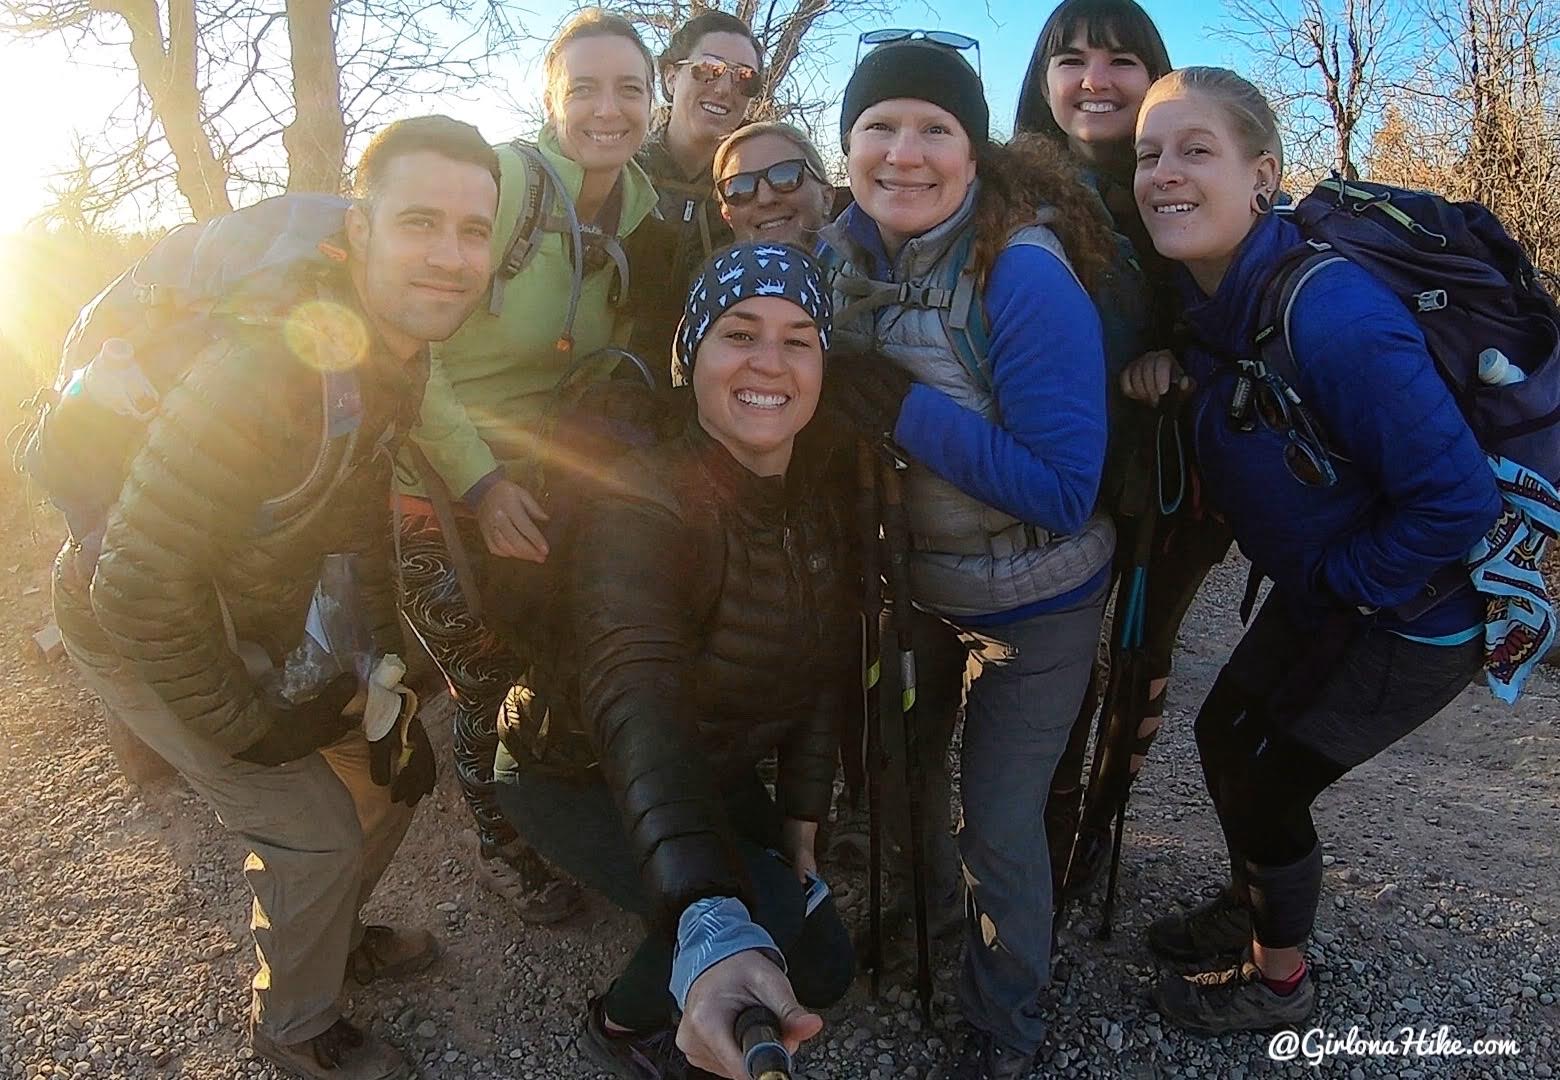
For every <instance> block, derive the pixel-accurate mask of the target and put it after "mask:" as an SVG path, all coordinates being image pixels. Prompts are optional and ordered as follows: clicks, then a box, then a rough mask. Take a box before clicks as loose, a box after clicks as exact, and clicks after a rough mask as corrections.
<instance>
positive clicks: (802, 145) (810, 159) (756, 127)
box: [710, 120, 829, 180]
mask: <svg viewBox="0 0 1560 1080" xmlns="http://www.w3.org/2000/svg"><path fill="white" fill-rule="evenodd" d="M760 135H778V136H780V137H781V138H782V139H784V140H785V141H786V142H788V143H790V144H791V145H793V146H795V147H796V148H797V149H798V150H800V151H801V152H802V157H803V158H804V159H805V160H806V161H807V164H808V165H811V166H812V168H813V171H814V172H816V173H817V174H818V175H819V176H821V177H824V178H825V180H827V178H828V175H829V170H828V168H827V167H825V166H824V164H823V155H822V154H820V153H818V148H817V147H816V146H814V145H813V142H812V140H811V139H809V138H808V137H807V133H806V132H804V131H803V130H802V129H801V128H798V127H794V126H793V125H791V124H787V123H784V122H783V121H780V120H763V121H760V122H758V123H756V124H748V125H746V126H745V127H739V128H737V130H736V131H733V132H732V133H731V134H730V135H727V136H726V138H725V139H724V140H722V141H721V144H720V145H719V146H718V147H716V148H715V160H714V162H712V163H711V166H710V168H711V169H712V170H713V173H714V177H715V179H716V180H719V179H720V174H721V172H722V171H723V170H724V169H725V167H726V159H727V158H729V157H731V155H732V153H733V152H734V151H735V150H736V148H737V147H738V146H741V145H742V144H743V143H745V142H747V141H748V140H749V139H756V138H758V137H759V136H760Z"/></svg>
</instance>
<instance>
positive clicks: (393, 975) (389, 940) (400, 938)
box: [347, 926, 439, 986]
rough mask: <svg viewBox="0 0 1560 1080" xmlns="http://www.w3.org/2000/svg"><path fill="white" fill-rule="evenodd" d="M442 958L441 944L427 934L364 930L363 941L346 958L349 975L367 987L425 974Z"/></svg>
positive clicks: (374, 928) (379, 928)
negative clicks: (377, 982) (380, 981)
mask: <svg viewBox="0 0 1560 1080" xmlns="http://www.w3.org/2000/svg"><path fill="white" fill-rule="evenodd" d="M438 958H439V943H438V941H437V940H436V939H435V938H434V936H433V935H432V934H430V933H428V931H426V930H397V929H396V928H395V927H393V926H365V927H363V940H362V941H360V942H359V943H358V947H357V948H355V949H353V950H352V951H351V952H350V953H348V954H347V974H348V975H350V976H352V978H354V979H356V980H357V981H358V982H359V983H361V984H362V985H364V986H367V985H368V984H369V983H371V982H373V981H374V980H375V979H399V978H401V977H402V976H403V975H415V974H417V973H418V972H419V971H423V970H425V969H426V968H427V967H428V966H429V965H431V964H432V963H433V962H434V961H435V960H437V959H438Z"/></svg>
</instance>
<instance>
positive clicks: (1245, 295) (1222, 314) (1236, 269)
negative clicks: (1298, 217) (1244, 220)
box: [1175, 214, 1301, 357]
mask: <svg viewBox="0 0 1560 1080" xmlns="http://www.w3.org/2000/svg"><path fill="white" fill-rule="evenodd" d="M1300 240H1301V237H1300V230H1299V229H1298V228H1296V227H1295V226H1294V225H1293V224H1292V223H1290V222H1289V221H1285V220H1282V219H1280V218H1279V217H1278V215H1276V214H1265V215H1263V216H1262V217H1260V218H1258V219H1257V223H1256V225H1254V226H1253V227H1252V230H1251V232H1249V233H1247V234H1246V239H1245V240H1243V241H1241V245H1240V247H1239V248H1238V249H1237V250H1236V252H1235V258H1234V261H1232V262H1231V263H1230V268H1229V270H1228V271H1226V272H1225V274H1224V280H1223V281H1221V282H1219V289H1218V291H1217V292H1216V293H1214V295H1212V296H1209V295H1207V294H1206V293H1204V292H1203V291H1202V289H1201V288H1200V287H1199V286H1198V284H1197V282H1195V281H1194V280H1192V275H1191V272H1190V271H1188V270H1187V269H1186V267H1184V266H1179V265H1178V266H1177V267H1176V268H1175V279H1176V286H1177V289H1178V290H1179V292H1180V295H1181V299H1182V303H1183V310H1184V313H1185V314H1184V318H1185V320H1186V324H1187V329H1188V330H1190V331H1191V334H1192V337H1193V339H1194V340H1195V341H1196V342H1198V343H1199V344H1202V345H1205V346H1206V347H1208V348H1209V349H1210V350H1212V351H1213V352H1215V353H1217V354H1219V355H1221V356H1228V357H1244V356H1250V355H1251V354H1252V352H1253V351H1254V349H1255V347H1256V346H1255V345H1254V343H1253V341H1252V339H1253V337H1254V336H1255V335H1256V332H1257V330H1258V329H1259V327H1258V326H1257V319H1258V316H1259V312H1260V309H1261V307H1262V295H1263V293H1264V292H1265V291H1266V289H1267V285H1268V280H1269V278H1271V276H1272V274H1273V270H1274V268H1275V266H1277V264H1278V262H1279V260H1280V259H1282V258H1283V256H1284V253H1285V252H1286V251H1288V250H1289V249H1290V248H1292V247H1294V246H1295V245H1296V244H1298V243H1300Z"/></svg>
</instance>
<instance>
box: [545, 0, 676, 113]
mask: <svg viewBox="0 0 1560 1080" xmlns="http://www.w3.org/2000/svg"><path fill="white" fill-rule="evenodd" d="M588 37H620V38H624V39H626V40H628V41H631V42H633V43H634V47H635V48H636V49H638V50H639V55H640V56H642V57H644V59H645V95H646V100H647V101H651V100H654V98H655V58H654V57H652V56H651V55H650V50H649V49H647V48H646V47H645V43H644V40H643V39H642V38H641V37H640V36H639V31H638V30H635V29H634V24H633V23H631V22H629V21H628V20H627V19H625V18H623V16H621V15H618V14H615V13H614V12H611V11H607V10H606V9H604V8H598V7H591V8H581V9H580V10H579V11H577V12H575V13H574V14H573V15H572V16H571V17H570V18H569V20H568V22H566V23H564V24H563V27H562V28H561V29H560V30H559V31H558V33H557V36H555V37H554V38H553V39H552V41H550V42H548V43H547V51H546V52H545V53H544V54H543V55H542V71H543V74H544V78H545V84H544V89H543V91H542V101H543V102H544V103H545V105H546V108H547V113H548V116H549V117H555V116H556V115H557V109H556V107H555V105H554V97H555V95H556V94H557V93H558V91H559V86H558V84H559V81H560V80H561V79H562V78H563V50H564V48H565V47H566V46H567V45H568V44H569V43H570V42H573V41H578V40H580V39H581V38H588Z"/></svg>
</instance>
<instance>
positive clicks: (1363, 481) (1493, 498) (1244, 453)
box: [1123, 68, 1501, 1034]
mask: <svg viewBox="0 0 1560 1080" xmlns="http://www.w3.org/2000/svg"><path fill="white" fill-rule="evenodd" d="M1137 162H1138V164H1137V175H1136V179H1135V184H1134V186H1135V194H1136V198H1137V203H1138V208H1139V210H1140V212H1141V213H1142V217H1143V222H1144V224H1145V225H1146V226H1147V228H1148V231H1149V234H1150V235H1151V236H1152V237H1153V240H1154V245H1155V246H1156V247H1157V248H1158V249H1159V252H1160V254H1162V255H1164V256H1166V257H1167V258H1170V259H1173V260H1175V262H1176V263H1178V264H1179V268H1178V270H1177V274H1176V277H1177V284H1178V292H1179V296H1180V301H1181V309H1182V317H1183V318H1184V319H1185V322H1186V325H1187V328H1188V331H1189V334H1190V337H1191V344H1190V346H1189V347H1188V348H1187V349H1186V350H1185V352H1184V354H1183V362H1184V365H1185V366H1184V370H1183V369H1182V368H1179V367H1177V366H1176V365H1174V364H1173V363H1171V362H1170V361H1169V360H1168V359H1166V358H1163V357H1158V358H1154V357H1151V358H1147V359H1145V360H1144V361H1143V362H1141V363H1139V364H1136V365H1134V366H1133V367H1131V368H1129V369H1128V371H1127V372H1126V373H1125V375H1124V376H1123V389H1124V390H1125V391H1126V392H1127V393H1128V394H1130V395H1131V396H1133V397H1135V398H1137V399H1138V400H1141V401H1146V402H1150V403H1152V402H1155V401H1157V400H1158V399H1159V398H1160V396H1161V395H1163V394H1165V393H1166V392H1167V391H1168V390H1169V388H1170V386H1171V385H1172V384H1174V383H1180V384H1181V385H1182V386H1183V389H1184V388H1185V387H1186V386H1187V385H1188V384H1189V385H1190V388H1191V400H1190V403H1189V406H1188V407H1189V410H1190V424H1191V429H1192V432H1193V434H1194V438H1195V442H1196V453H1197V460H1198V462H1199V464H1200V466H1201V468H1202V472H1203V477H1204V481H1205V483H1206V485H1207V489H1208V496H1209V499H1210V500H1211V502H1212V503H1213V505H1214V506H1215V507H1216V508H1217V509H1218V510H1219V511H1220V512H1221V513H1222V514H1223V515H1224V516H1225V518H1226V519H1227V520H1228V522H1229V524H1230V526H1231V528H1232V529H1233V530H1234V533H1235V539H1236V540H1237V541H1238V542H1239V544H1240V547H1241V550H1242V551H1243V552H1244V553H1245V555H1246V557H1247V558H1249V559H1250V560H1251V562H1252V566H1253V567H1254V568H1255V570H1257V571H1259V572H1260V573H1261V574H1263V575H1265V576H1267V577H1269V578H1271V579H1272V580H1273V582H1274V585H1273V590H1272V592H1271V593H1270V594H1269V596H1268V598H1267V601H1266V602H1265V603H1264V604H1263V605H1262V609H1261V611H1260V612H1259V613H1258V614H1257V616H1256V619H1255V621H1254V622H1253V623H1252V624H1251V626H1250V627H1249V628H1248V629H1247V631H1246V635H1245V637H1244V638H1242V639H1241V642H1240V644H1239V645H1238V646H1236V649H1235V652H1234V654H1233V655H1232V656H1231V657H1230V659H1229V662H1228V663H1227V664H1225V666H1224V669H1223V671H1222V672H1220V674H1219V678H1218V680H1217V681H1216V682H1215V683H1214V686H1213V689H1212V690H1211V691H1210V692H1209V694H1208V698H1207V700H1206V701H1205V702H1204V703H1203V706H1202V709H1201V711H1200V712H1199V714H1198V717H1197V726H1196V730H1197V746H1198V751H1199V753H1200V755H1201V757H1202V765H1203V773H1204V776H1205V778H1206V781H1207V785H1208V792H1209V794H1210V795H1211V796H1212V798H1213V803H1214V807H1215V808H1216V809H1217V811H1218V814H1219V822H1220V824H1221V825H1222V827H1223V830H1224V836H1225V841H1226V843H1227V844H1228V846H1229V853H1230V875H1231V878H1230V884H1229V886H1228V887H1227V888H1226V889H1225V890H1224V891H1222V892H1221V893H1220V894H1219V895H1218V896H1217V897H1216V898H1215V899H1213V900H1210V901H1208V902H1207V903H1204V904H1202V905H1201V906H1199V907H1196V908H1193V909H1191V910H1190V911H1186V912H1182V913H1178V914H1174V915H1169V916H1166V917H1164V918H1162V919H1159V920H1158V921H1156V922H1155V923H1153V924H1152V925H1151V926H1150V927H1149V931H1148V938H1149V943H1150V945H1151V946H1152V947H1153V948H1154V950H1155V951H1156V952H1158V953H1160V954H1161V955H1163V956H1165V957H1167V958H1170V959H1172V960H1175V961H1177V962H1179V963H1181V964H1185V965H1190V966H1191V967H1192V968H1194V969H1196V970H1197V971H1198V972H1199V973H1200V974H1199V975H1198V976H1197V977H1196V978H1195V979H1194V978H1190V977H1188V978H1183V977H1182V976H1181V975H1178V974H1173V975H1169V976H1166V978H1165V979H1164V980H1163V982H1162V983H1161V984H1160V986H1159V988H1158V991H1157V993H1156V1000H1157V1004H1158V1008H1159V1011H1160V1013H1162V1014H1163V1015H1164V1016H1165V1018H1166V1019H1167V1020H1169V1021H1170V1022H1172V1023H1175V1024H1179V1025H1181V1026H1183V1027H1186V1028H1190V1029H1192V1030H1195V1031H1199V1032H1204V1033H1209V1034H1218V1033H1222V1032H1228V1031H1237V1030H1254V1029H1267V1028H1272V1027H1278V1026H1281V1025H1291V1024H1301V1023H1303V1022H1304V1021H1306V1019H1307V1018H1308V1017H1309V1016H1310V1015H1311V1013H1312V1012H1313V1011H1314V1010H1315V1007H1316V990H1315V987H1314V984H1313V982H1312V980H1311V979H1310V978H1309V976H1308V973H1307V969H1306V963H1305V954H1304V949H1305V944H1306V939H1307V938H1308V937H1309V936H1310V933H1311V926H1312V922H1313V921H1314V919H1315V916H1316V908H1317V903H1318V900H1319V898H1320V895H1321V880H1322V854H1321V845H1320V842H1319V840H1318V839H1317V834H1316V829H1315V827H1314V825H1313V823H1312V820H1311V804H1312V802H1313V801H1314V800H1315V799H1316V798H1317V796H1319V795H1320V794H1321V793H1322V792H1323V791H1324V790H1326V789H1327V788H1328V787H1330V786H1331V785H1333V784H1334V783H1336V782H1337V781H1338V780H1339V779H1340V778H1341V777H1342V776H1344V774H1346V773H1347V772H1349V771H1350V770H1351V769H1353V768H1355V767H1356V766H1359V765H1362V764H1364V763H1365V762H1366V761H1369V760H1370V759H1371V758H1373V757H1375V756H1376V755H1377V754H1379V753H1380V752H1381V751H1383V750H1385V749H1386V748H1387V747H1388V746H1390V745H1392V744H1393V743H1394V742H1396V741H1397V740H1398V739H1400V738H1402V737H1403V736H1404V735H1407V734H1408V733H1409V732H1411V731H1413V730H1414V729H1415V728H1417V727H1419V726H1420V725H1421V724H1423V723H1424V722H1425V721H1427V720H1429V719H1430V718H1431V717H1433V716H1434V715H1435V714H1436V713H1438V712H1439V711H1440V710H1441V709H1442V708H1443V707H1444V706H1445V705H1446V704H1447V703H1448V702H1450V701H1451V700H1452V699H1453V698H1454V697H1456V696H1457V694H1458V692H1459V691H1461V690H1462V689H1463V687H1465V686H1466V685H1468V683H1469V681H1470V680H1471V679H1472V678H1473V676H1474V675H1475V674H1476V673H1477V672H1478V671H1479V669H1480V667H1481V665H1482V662H1483V638H1482V629H1483V623H1484V618H1485V612H1484V603H1483V600H1482V598H1481V597H1480V596H1479V595H1478V594H1477V593H1476V592H1474V591H1473V590H1472V589H1467V588H1465V589H1462V590H1460V591H1456V592H1454V593H1452V594H1451V595H1449V596H1448V597H1447V598H1446V599H1445V600H1444V602H1441V603H1436V604H1430V603H1421V602H1419V601H1420V600H1421V599H1422V597H1423V596H1424V594H1425V591H1426V585H1427V583H1429V582H1430V580H1431V578H1432V577H1436V576H1437V575H1438V574H1441V573H1443V572H1445V571H1446V569H1447V568H1448V567H1461V565H1462V560H1463V557H1464V556H1465V555H1466V554H1467V553H1468V551H1469V550H1470V549H1471V548H1472V547H1473V546H1474V544H1475V543H1476V542H1477V541H1479V540H1480V539H1481V538H1482V537H1483V536H1484V534H1485V532H1486V531H1487V530H1488V529H1489V527H1490V526H1491V525H1492V524H1493V523H1494V521H1495V519H1496V517H1497V516H1498V515H1499V513H1500V509H1501V500H1500V496H1499V494H1498V492H1497V489H1496V485H1495V478H1494V474H1493V472H1492V471H1491V469H1490V467H1489V465H1488V464H1487V463H1486V460H1485V455H1484V453H1483V451H1482V450H1481V449H1480V448H1479V444H1478V442H1477V441H1476V440H1475V438H1474V435H1473V432H1472V431H1470V430H1469V428H1468V424H1467V422H1466V421H1465V420H1464V419H1463V416H1462V414H1461V412H1460V411H1459V410H1458V408H1457V404H1456V402H1455V401H1454V400H1453V399H1452V395H1451V393H1450V392H1449V391H1448V390H1447V387H1446V384H1445V383H1444V382H1443V381H1442V380H1441V377H1440V376H1439V374H1438V373H1437V372H1436V368H1435V363H1434V361H1433V359H1432V358H1431V356H1430V354H1429V351H1428V350H1427V347H1426V345H1425V339H1424V336H1423V334H1421V332H1420V330H1419V327H1418V325H1417V324H1416V323H1415V321H1414V319H1413V317H1412V316H1411V315H1410V314H1409V312H1408V309H1407V308H1406V307H1404V305H1403V303H1402V302H1401V301H1400V300H1399V299H1398V297H1397V296H1395V295H1394V294H1393V293H1392V292H1390V291H1389V290H1388V289H1387V288H1386V287H1385V286H1384V285H1383V284H1382V283H1381V282H1379V281H1377V280H1376V279H1375V278H1374V277H1372V276H1371V275H1370V274H1369V273H1367V272H1366V271H1364V270H1362V269H1361V268H1359V267H1357V266H1355V265H1354V264H1353V263H1350V262H1347V261H1344V260H1341V259H1340V260H1338V261H1336V262H1332V263H1328V264H1326V265H1324V266H1322V267H1321V268H1320V269H1318V270H1317V271H1316V272H1315V273H1314V274H1313V275H1312V276H1311V277H1310V278H1309V279H1308V280H1307V281H1306V282H1305V283H1304V288H1302V289H1299V290H1298V292H1297V293H1296V294H1295V301H1294V305H1293V307H1292V308H1291V309H1290V316H1289V319H1288V327H1287V332H1288V340H1289V343H1290V346H1291V350H1292V352H1293V355H1294V360H1295V373H1294V376H1293V378H1294V383H1295V385H1290V384H1289V383H1288V382H1286V381H1285V379H1284V377H1283V376H1282V375H1281V374H1280V373H1277V372H1272V371H1267V370H1266V368H1263V369H1261V370H1253V371H1247V370H1246V369H1244V368H1243V367H1242V366H1241V361H1250V360H1253V359H1256V358H1257V352H1258V346H1257V345H1256V343H1255V342H1256V336H1257V333H1258V330H1259V327H1258V325H1257V323H1258V312H1259V309H1260V306H1261V304H1262V302H1263V298H1264V294H1265V291H1266V289H1267V287H1268V284H1269V282H1270V281H1271V280H1272V278H1273V276H1274V271H1275V268H1276V267H1278V265H1279V264H1280V262H1281V261H1282V260H1284V259H1285V257H1286V256H1287V255H1288V254H1289V253H1290V252H1291V251H1292V250H1294V249H1295V248H1297V247H1299V246H1300V245H1301V244H1302V243H1303V237H1302V236H1301V234H1300V231H1299V229H1298V228H1297V227H1296V226H1295V225H1294V224H1293V223H1292V222H1290V221H1288V220H1286V219H1284V218H1282V217H1280V216H1278V215H1276V214H1274V213H1273V203H1274V200H1275V198H1276V196H1277V193H1278V190H1279V180H1280V178H1281V175H1282V171H1283V150H1282V147H1281V146H1280V141H1279V134H1278V130H1277V125H1276V124H1275V122H1274V119H1273V112H1272V110H1271V109H1270V108H1269V106H1268V104H1267V102H1266V101H1265V100H1264V99H1263V97H1262V94H1261V93H1260V92H1259V91H1258V90H1257V89H1256V88H1255V87H1253V86H1252V85H1251V84H1250V83H1249V82H1247V81H1246V80H1245V79H1242V78H1241V77H1240V76H1238V75H1236V74H1234V73H1233V72H1230V71H1224V70H1221V69H1218V68H1186V69H1183V70H1180V71H1176V72H1172V73H1171V74H1170V75H1167V76H1166V77H1164V78H1163V79H1160V80H1159V81H1158V82H1157V83H1155V84H1154V86H1153V87H1152V88H1151V89H1150V91H1149V93H1148V96H1147V98H1146V99H1145V100H1144V103H1143V109H1142V113H1141V115H1140V116H1139V119H1138V130H1137ZM1221 960H1222V961H1223V962H1222V963H1221Z"/></svg>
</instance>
